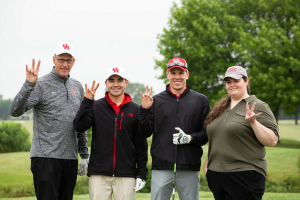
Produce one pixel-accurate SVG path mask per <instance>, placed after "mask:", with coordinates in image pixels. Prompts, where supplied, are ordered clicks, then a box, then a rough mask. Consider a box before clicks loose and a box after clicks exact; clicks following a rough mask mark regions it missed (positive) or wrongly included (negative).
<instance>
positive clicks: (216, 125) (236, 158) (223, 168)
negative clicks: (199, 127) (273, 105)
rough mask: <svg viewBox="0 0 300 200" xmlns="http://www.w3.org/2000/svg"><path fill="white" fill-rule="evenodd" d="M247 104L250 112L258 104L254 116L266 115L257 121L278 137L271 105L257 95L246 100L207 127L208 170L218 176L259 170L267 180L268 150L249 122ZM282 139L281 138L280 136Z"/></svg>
mask: <svg viewBox="0 0 300 200" xmlns="http://www.w3.org/2000/svg"><path fill="white" fill-rule="evenodd" d="M246 102H248V103H249V109H251V108H252V105H253V103H254V102H256V105H255V109H254V113H255V114H258V113H260V112H261V113H262V114H261V115H259V116H258V117H257V118H256V120H257V121H258V122H260V123H261V124H262V125H264V126H265V127H267V128H269V129H271V130H272V131H273V132H274V134H276V135H278V134H279V133H278V127H277V123H276V119H275V117H274V115H273V113H272V111H271V109H270V108H269V106H268V104H266V103H265V102H262V101H261V100H259V99H257V98H256V96H255V95H252V96H250V97H247V98H246V99H242V100H241V101H240V102H239V103H238V104H237V105H236V106H235V107H233V108H232V109H231V110H230V106H229V107H228V108H227V109H226V110H225V111H224V112H223V113H222V114H221V115H220V116H219V117H218V118H217V119H215V120H213V121H212V122H211V123H210V124H209V125H208V126H207V127H206V132H207V136H208V142H209V147H208V155H209V159H208V169H210V170H213V171H217V172H239V171H247V170H255V171H257V172H259V173H261V174H262V175H264V176H265V177H266V175H267V160H266V157H265V156H266V149H265V147H264V145H262V144H261V143H260V142H259V141H258V139H257V138H256V136H255V133H254V131H253V129H252V127H251V125H250V124H249V123H248V122H247V121H246V120H245V116H246ZM278 136H279V135H278Z"/></svg>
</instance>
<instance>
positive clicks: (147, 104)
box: [140, 85, 153, 109]
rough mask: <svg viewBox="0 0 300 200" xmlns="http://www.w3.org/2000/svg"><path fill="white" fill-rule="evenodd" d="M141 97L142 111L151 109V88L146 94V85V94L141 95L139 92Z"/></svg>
mask: <svg viewBox="0 0 300 200" xmlns="http://www.w3.org/2000/svg"><path fill="white" fill-rule="evenodd" d="M140 94H141V97H142V107H143V108H144V109H149V108H151V106H152V104H153V99H152V97H151V94H152V87H151V88H150V91H149V93H148V85H147V86H146V92H145V94H143V93H142V92H140Z"/></svg>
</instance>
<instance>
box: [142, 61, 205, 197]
mask: <svg viewBox="0 0 300 200" xmlns="http://www.w3.org/2000/svg"><path fill="white" fill-rule="evenodd" d="M166 75H167V79H168V80H169V82H170V84H169V85H167V86H166V90H165V91H163V92H161V93H159V94H157V95H155V96H154V97H153V98H152V97H151V93H152V87H151V89H150V91H149V93H148V86H147V88H146V92H145V94H142V93H141V97H142V106H141V107H140V113H139V120H140V124H141V133H142V135H143V136H144V137H150V136H151V135H152V134H153V139H152V145H151V155H152V178H151V199H152V200H157V199H159V200H169V199H170V197H171V194H172V186H173V175H174V171H173V169H174V162H176V165H175V167H176V168H177V172H176V173H177V174H176V178H175V182H176V188H177V191H178V195H179V198H180V199H185V200H195V199H199V182H200V175H199V170H200V165H201V156H202V154H203V150H202V147H201V146H202V145H204V144H206V143H207V135H206V133H205V131H203V130H202V128H203V122H204V120H205V117H206V115H207V114H208V113H209V111H210V106H209V103H208V99H207V97H206V96H205V95H203V94H200V93H198V92H196V91H194V90H191V89H190V88H189V87H188V86H187V85H186V81H187V79H188V78H189V71H188V66H187V63H186V61H185V60H184V59H182V58H173V59H171V60H170V61H169V62H168V68H167V72H166ZM177 131H178V132H177ZM175 145H178V146H177V156H176V157H177V160H175V156H174V155H175Z"/></svg>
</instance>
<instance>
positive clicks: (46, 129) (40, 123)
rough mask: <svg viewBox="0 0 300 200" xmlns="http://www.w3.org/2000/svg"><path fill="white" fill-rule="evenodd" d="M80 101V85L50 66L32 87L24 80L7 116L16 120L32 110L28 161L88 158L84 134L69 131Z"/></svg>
mask: <svg viewBox="0 0 300 200" xmlns="http://www.w3.org/2000/svg"><path fill="white" fill-rule="evenodd" d="M83 98H84V91H83V88H82V85H81V83H80V82H79V81H77V80H75V79H72V78H70V77H68V78H63V77H61V76H60V75H58V74H57V73H56V71H55V69H54V67H53V69H52V71H51V72H50V73H49V74H47V75H45V76H43V77H41V78H39V79H38V81H37V83H36V84H33V83H31V82H29V81H27V80H26V81H25V83H24V84H23V86H22V88H21V90H20V91H19V93H18V94H17V96H16V97H15V99H14V100H13V102H12V103H11V104H10V114H11V115H12V116H14V117H18V116H21V115H22V114H23V113H24V112H26V111H27V110H29V109H31V108H33V137H32V146H31V150H30V158H32V157H46V158H57V159H78V152H79V154H80V157H81V158H88V157H89V154H88V148H87V138H86V132H82V133H79V132H75V130H74V128H73V120H74V118H75V116H76V114H77V111H78V110H79V107H80V103H81V101H82V100H83ZM76 137H77V139H76ZM77 145H78V147H77ZM77 149H78V150H77Z"/></svg>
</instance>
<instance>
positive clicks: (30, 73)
mask: <svg viewBox="0 0 300 200" xmlns="http://www.w3.org/2000/svg"><path fill="white" fill-rule="evenodd" d="M40 64H41V61H40V60H39V61H38V64H37V66H36V68H35V60H34V59H32V67H31V69H28V65H26V80H27V81H29V82H31V83H33V84H36V82H37V80H38V74H39V69H40Z"/></svg>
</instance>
